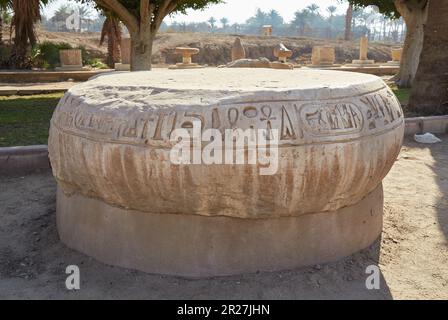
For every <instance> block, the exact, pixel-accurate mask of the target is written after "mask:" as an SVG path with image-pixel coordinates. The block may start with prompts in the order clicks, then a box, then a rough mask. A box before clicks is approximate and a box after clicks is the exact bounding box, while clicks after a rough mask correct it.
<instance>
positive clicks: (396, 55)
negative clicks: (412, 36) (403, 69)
mask: <svg viewBox="0 0 448 320" xmlns="http://www.w3.org/2000/svg"><path fill="white" fill-rule="evenodd" d="M391 54H392V61H388V62H387V64H388V65H392V66H399V65H400V62H401V56H402V55H403V48H392V49H391Z"/></svg>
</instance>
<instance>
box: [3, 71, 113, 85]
mask: <svg viewBox="0 0 448 320" xmlns="http://www.w3.org/2000/svg"><path fill="white" fill-rule="evenodd" d="M110 71H112V70H94V71H1V72H0V83H43V82H62V81H69V80H73V81H76V82H78V81H87V80H89V79H90V78H91V77H93V76H96V75H99V74H102V73H105V72H110Z"/></svg>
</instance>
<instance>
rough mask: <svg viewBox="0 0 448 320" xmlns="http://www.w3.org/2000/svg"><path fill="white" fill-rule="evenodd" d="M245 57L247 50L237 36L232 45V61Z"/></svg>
mask: <svg viewBox="0 0 448 320" xmlns="http://www.w3.org/2000/svg"><path fill="white" fill-rule="evenodd" d="M245 58H246V50H245V49H244V47H243V44H242V43H241V39H240V38H236V39H235V42H234V43H233V46H232V61H236V60H240V59H245Z"/></svg>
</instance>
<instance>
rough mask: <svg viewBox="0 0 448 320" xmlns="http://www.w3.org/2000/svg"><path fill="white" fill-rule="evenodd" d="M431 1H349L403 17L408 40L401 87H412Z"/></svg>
mask: <svg viewBox="0 0 448 320" xmlns="http://www.w3.org/2000/svg"><path fill="white" fill-rule="evenodd" d="M428 1H429V0H393V1H392V0H348V2H349V3H351V4H353V5H354V6H356V7H366V6H369V5H375V6H377V7H378V8H379V10H380V13H383V14H386V15H388V16H389V17H394V18H398V17H400V16H402V17H403V19H404V21H405V23H406V28H407V32H406V39H405V42H404V47H403V57H402V60H401V66H400V73H399V74H398V76H397V79H396V80H397V83H398V85H399V86H400V87H410V86H411V85H412V82H413V80H414V78H415V74H416V72H417V68H418V64H419V59H420V54H421V51H422V48H423V39H424V29H423V27H424V25H425V23H426V17H427V9H428Z"/></svg>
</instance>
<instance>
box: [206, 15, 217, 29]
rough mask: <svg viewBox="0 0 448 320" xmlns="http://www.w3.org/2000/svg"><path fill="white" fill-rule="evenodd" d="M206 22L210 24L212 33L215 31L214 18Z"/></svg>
mask: <svg viewBox="0 0 448 320" xmlns="http://www.w3.org/2000/svg"><path fill="white" fill-rule="evenodd" d="M207 22H208V23H210V27H211V28H212V31H213V30H215V24H216V19H215V18H214V17H210V19H208V21H207Z"/></svg>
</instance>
